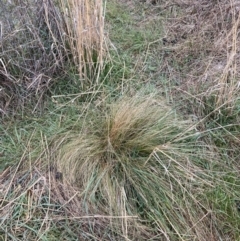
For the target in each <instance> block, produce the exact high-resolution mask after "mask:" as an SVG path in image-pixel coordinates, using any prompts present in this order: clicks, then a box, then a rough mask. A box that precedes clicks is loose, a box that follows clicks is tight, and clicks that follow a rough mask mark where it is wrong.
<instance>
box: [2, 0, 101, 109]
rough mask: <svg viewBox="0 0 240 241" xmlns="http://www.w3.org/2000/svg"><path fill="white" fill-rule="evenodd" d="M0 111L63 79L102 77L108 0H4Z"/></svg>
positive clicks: (39, 96)
mask: <svg viewBox="0 0 240 241" xmlns="http://www.w3.org/2000/svg"><path fill="white" fill-rule="evenodd" d="M0 7H1V9H3V11H1V13H0V19H1V22H0V31H1V32H0V49H1V50H0V101H1V102H0V113H1V114H6V113H7V109H8V107H9V106H11V107H13V106H21V107H23V106H24V104H25V103H28V102H29V98H30V96H34V95H35V96H37V99H38V102H37V104H36V105H38V104H39V103H40V102H41V100H42V97H43V95H44V93H45V91H46V90H47V89H49V87H50V86H51V85H52V84H53V83H55V82H56V81H58V80H59V79H64V78H66V79H68V81H69V82H71V81H73V80H72V79H73V78H71V77H70V76H71V75H74V76H77V77H74V81H76V82H80V83H81V84H80V86H82V87H86V86H88V87H89V86H92V85H94V84H98V83H99V74H100V71H101V67H102V66H103V52H104V48H105V46H104V36H103V35H104V33H103V27H104V21H103V18H104V16H103V3H102V1H101V0H100V1H85V0H81V1H74V0H72V1H64V0H62V1H60V0H58V1H53V0H47V1H45V0H44V1H43V0H40V1H28V2H22V1H20V2H19V1H5V0H1V1H0Z"/></svg>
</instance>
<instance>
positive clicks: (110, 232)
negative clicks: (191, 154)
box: [0, 1, 240, 240]
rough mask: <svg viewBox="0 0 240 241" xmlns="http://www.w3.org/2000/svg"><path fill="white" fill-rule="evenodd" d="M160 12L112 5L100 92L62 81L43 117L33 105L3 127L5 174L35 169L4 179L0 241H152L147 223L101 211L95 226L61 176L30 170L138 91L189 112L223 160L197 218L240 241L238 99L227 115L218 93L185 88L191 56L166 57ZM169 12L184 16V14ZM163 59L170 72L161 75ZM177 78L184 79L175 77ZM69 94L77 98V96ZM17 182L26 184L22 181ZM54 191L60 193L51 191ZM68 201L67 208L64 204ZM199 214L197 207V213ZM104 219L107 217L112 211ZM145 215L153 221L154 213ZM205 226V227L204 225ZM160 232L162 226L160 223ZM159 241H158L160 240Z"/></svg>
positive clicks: (214, 230)
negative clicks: (57, 142)
mask: <svg viewBox="0 0 240 241" xmlns="http://www.w3.org/2000/svg"><path fill="white" fill-rule="evenodd" d="M157 10H158V8H156V9H155V8H154V7H153V6H151V5H147V4H143V5H141V4H139V3H136V4H134V3H131V4H130V5H129V6H127V7H126V6H125V5H124V6H121V5H120V4H118V3H116V2H114V1H111V2H109V3H108V5H107V14H106V22H107V27H108V29H109V32H110V39H111V40H112V42H113V45H112V47H110V53H111V56H112V62H111V63H109V65H108V66H107V67H106V69H105V72H104V73H103V74H102V75H103V76H102V79H103V80H104V81H103V82H102V85H101V86H100V87H97V88H96V89H98V90H99V93H98V92H97V91H96V90H95V91H94V94H91V93H90V94H88V92H91V91H92V90H91V89H90V90H89V91H85V92H82V93H79V91H78V87H79V86H74V85H71V84H69V85H67V81H65V80H62V83H63V86H64V87H63V88H61V85H60V84H57V85H55V86H54V87H52V89H51V95H53V96H56V97H52V98H50V97H49V96H47V97H46V99H47V101H46V102H45V105H44V108H43V111H42V113H40V114H34V115H33V114H32V113H31V111H30V110H31V109H32V108H33V107H34V106H35V105H34V104H33V107H32V106H31V104H30V106H29V107H28V108H25V109H24V110H23V111H22V113H16V115H15V117H14V119H12V118H11V117H9V119H5V120H4V121H2V122H1V124H0V128H1V133H2V134H1V142H2V143H1V146H0V148H1V149H0V153H1V156H0V165H1V169H3V168H5V167H6V165H9V164H10V163H12V162H16V163H19V160H20V159H21V160H22V161H21V163H23V162H24V160H28V162H27V163H25V165H26V166H27V167H28V168H29V166H28V165H29V164H30V166H31V167H32V168H30V174H28V173H26V171H25V168H24V166H25V165H23V166H20V167H19V169H17V170H18V172H17V173H15V171H16V167H15V168H11V169H7V170H9V172H8V171H7V172H5V173H3V174H1V175H2V178H1V183H0V187H1V190H3V192H2V193H4V194H6V195H4V196H3V197H1V196H0V198H2V200H4V202H2V204H1V208H2V209H3V210H8V213H7V214H6V211H5V213H3V212H2V213H3V214H4V215H2V216H3V217H7V219H4V218H2V219H0V222H2V225H1V230H0V239H2V240H4V238H5V237H6V239H7V240H37V238H38V239H40V240H59V239H60V240H94V239H96V240H98V239H97V237H98V238H100V237H101V238H102V240H114V239H115V240H127V236H128V235H130V236H129V237H131V238H132V239H134V237H135V240H140V238H139V236H138V235H140V237H141V235H143V233H144V231H142V230H145V232H146V233H145V235H146V237H145V238H143V239H142V240H149V239H150V237H152V239H153V240H154V238H153V234H154V232H153V233H152V234H151V230H149V229H146V228H145V226H144V225H145V224H143V223H142V224H141V225H140V224H139V222H137V223H136V222H135V219H134V218H132V219H131V217H130V218H129V221H126V220H127V218H125V219H124V220H125V221H124V220H123V221H120V222H113V221H112V223H111V222H109V221H108V220H109V217H107V218H104V217H103V215H104V211H103V212H102V213H101V217H100V216H99V217H98V218H96V219H95V220H93V219H91V218H90V219H88V218H87V217H85V218H84V216H85V215H86V213H85V212H82V211H81V210H80V211H79V210H77V209H81V208H82V206H81V205H80V204H77V201H76V200H75V199H74V201H73V202H71V201H68V197H69V196H70V197H73V196H75V195H77V192H76V190H74V189H73V188H72V187H68V189H69V190H68V192H69V193H68V194H67V195H64V194H63V193H61V192H60V191H59V192H58V190H61V189H62V190H64V191H65V192H66V190H67V189H66V187H63V186H61V184H59V183H58V182H56V180H55V179H58V178H59V177H58V178H56V175H57V174H58V172H55V171H52V172H50V174H48V175H46V173H45V172H44V171H43V170H45V169H44V168H43V169H42V168H40V166H39V165H34V166H35V167H34V166H33V163H35V160H36V158H37V159H38V162H37V164H38V163H39V160H41V161H45V163H46V162H47V161H48V159H49V156H50V155H51V153H50V151H49V148H48V146H50V144H51V142H52V139H53V138H52V137H53V136H58V135H60V134H61V133H65V132H66V131H69V130H71V129H72V126H75V124H76V123H79V120H80V119H81V120H82V116H85V113H86V112H88V111H89V105H97V106H100V107H101V106H102V105H104V101H105V100H106V102H107V103H111V102H114V100H115V99H116V98H118V97H119V96H120V95H121V94H122V93H125V92H127V93H130V94H131V95H134V94H135V93H136V90H139V89H142V88H143V87H145V88H146V89H147V90H146V92H148V93H151V92H153V91H156V89H158V90H159V91H158V94H159V95H161V96H163V97H165V98H166V99H167V101H168V102H169V103H171V104H172V105H173V106H175V107H176V110H177V112H178V113H180V112H181V113H184V118H185V119H189V117H193V118H194V121H195V122H194V123H196V128H197V129H198V131H199V132H201V133H202V134H201V137H200V138H201V139H200V142H202V143H204V145H207V144H208V147H206V151H209V149H210V151H211V153H214V155H215V157H214V158H216V159H217V161H218V162H216V163H212V162H210V167H206V169H207V170H211V171H212V173H211V172H209V175H211V178H210V179H211V181H212V182H213V185H214V188H207V189H206V190H204V193H199V195H198V196H196V198H197V199H198V202H199V203H204V205H205V208H207V209H206V210H205V211H206V212H203V213H201V215H202V216H198V215H197V219H198V220H199V222H200V221H201V218H202V219H204V218H205V217H207V218H206V222H205V225H207V228H208V229H209V225H211V230H210V233H211V232H212V236H211V238H212V240H218V238H219V239H220V237H222V239H224V240H238V239H239V235H240V227H239V219H240V215H239V213H238V208H237V205H239V204H238V202H239V200H240V190H239V185H240V183H239V176H238V175H239V174H238V172H237V171H236V170H239V163H238V162H239V155H240V153H239V150H238V146H239V143H240V142H239V138H240V137H239V132H240V127H239V112H240V108H239V100H236V101H234V103H235V104H234V106H233V111H232V112H231V114H229V112H228V109H227V107H228V106H227V104H224V103H223V105H222V106H223V107H221V108H219V107H218V106H217V105H216V94H215V93H214V92H213V94H212V95H210V96H209V94H208V92H207V90H206V89H203V90H201V91H197V92H196V89H193V90H192V89H191V88H189V89H185V85H186V83H184V78H183V77H182V76H185V75H186V73H185V72H186V69H187V68H188V63H189V61H190V60H189V59H191V58H192V55H190V54H189V55H187V56H185V57H186V58H189V59H188V60H186V62H182V59H181V61H179V62H178V61H177V60H178V59H177V60H176V59H173V61H172V63H169V57H168V55H169V54H170V56H171V51H172V50H171V48H170V47H168V48H164V46H163V41H162V38H163V37H165V36H163V31H164V28H163V27H162V26H163V23H164V22H165V20H166V19H167V17H168V16H169V15H168V14H170V12H168V11H163V12H158V11H157ZM172 11H179V9H177V10H176V9H173V10H172ZM153 14H154V15H153ZM111 48H112V49H111ZM116 49H117V51H115V50H116ZM168 51H169V52H170V53H168ZM166 61H168V62H167V63H168V64H167V67H168V70H169V69H170V71H167V70H166V69H164V66H165V67H166ZM185 68H186V69H185ZM179 76H181V78H178V77H179ZM180 80H181V81H180ZM179 81H180V82H179ZM66 85H67V88H66ZM194 91H195V92H194ZM70 93H71V94H76V96H74V97H73V96H72V95H71V94H70ZM183 93H184V94H183ZM186 93H187V97H186ZM60 95H61V96H60ZM199 96H200V97H201V98H202V96H203V97H204V98H202V99H201V100H200V103H201V104H202V106H200V107H199V99H200V97H199ZM103 100H104V101H103ZM225 107H226V108H225ZM28 109H29V111H28ZM79 113H81V114H80V115H79ZM90 114H91V113H90ZM94 115H95V113H94ZM94 115H93V116H94ZM226 116H228V117H226ZM91 118H92V117H90V119H91ZM94 118H95V117H94ZM97 118H98V117H97ZM39 147H40V148H39ZM211 158H212V157H211ZM206 165H207V164H206ZM23 174H24V175H23ZM51 175H52V176H53V177H52V176H51ZM12 178H13V179H12ZM22 178H23V179H22ZM20 179H22V180H23V181H22V182H20ZM60 179H61V178H60ZM4 180H12V182H13V187H14V188H13V189H12V191H11V192H6V189H7V188H8V187H9V182H7V181H4ZM44 180H45V181H44ZM33 183H34V184H35V183H36V184H37V187H36V186H35V191H34V192H36V194H35V195H32V193H31V191H29V190H31V189H30V188H29V187H31V185H33ZM55 185H56V190H54V187H55ZM182 188H183V187H182ZM49 191H50V192H49ZM50 193H51V194H52V195H50ZM180 193H181V192H180ZM175 198H177V197H175ZM123 200H124V199H123ZM172 201H173V203H171V205H176V204H178V203H179V209H181V206H183V207H185V205H186V204H187V201H186V200H184V201H181V200H180V199H174V200H172ZM68 202H69V205H64V206H62V205H63V204H65V203H68ZM79 202H81V201H79ZM123 203H124V201H123ZM193 207H194V206H193ZM89 208H91V207H89ZM197 208H198V205H196V210H197ZM130 209H131V207H130ZM1 211H2V210H1ZM81 213H82V218H78V217H77V216H76V215H77V214H78V215H81ZM89 213H90V214H92V213H94V210H89ZM5 215H6V216H5ZM105 215H106V216H108V215H109V213H105ZM147 215H150V216H152V218H153V219H156V218H155V217H153V215H152V214H151V213H150V214H149V213H148V214H147ZM184 215H187V214H186V213H185V214H184ZM125 216H126V214H125ZM130 216H131V215H130ZM132 216H134V215H132ZM190 217H191V216H190ZM8 218H10V219H8ZM144 218H146V214H144ZM173 218H174V215H173ZM179 218H180V217H179ZM44 219H45V220H44ZM55 220H58V221H57V222H56V221H55ZM86 220H87V222H86ZM191 222H193V224H190V226H191V225H193V226H195V225H198V224H199V223H198V222H197V221H196V220H189V223H191ZM203 224H204V222H203V223H201V225H203ZM138 225H139V226H138ZM176 225H177V224H176ZM89 227H90V228H89ZM133 227H135V228H133ZM158 228H162V227H161V225H159V226H158ZM168 228H169V227H168ZM199 229H200V230H202V233H201V231H199ZM199 229H196V232H199V233H197V234H196V236H198V237H199V240H205V239H204V237H205V238H206V236H207V235H209V233H208V230H207V229H206V227H202V226H199ZM63 230H64V231H63ZM103 230H104V231H103ZM170 230H171V228H170ZM176 230H178V227H176ZM176 230H174V231H173V233H175V231H176ZM205 232H206V233H205ZM118 233H119V236H118ZM157 235H158V233H157ZM173 237H176V236H173ZM207 237H209V236H207ZM187 238H188V239H189V240H191V236H190V237H183V240H188V239H187ZM156 240H161V239H160V237H158V236H156ZM163 240H164V239H163Z"/></svg>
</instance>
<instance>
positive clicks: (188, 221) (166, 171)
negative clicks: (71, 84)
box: [56, 93, 211, 240]
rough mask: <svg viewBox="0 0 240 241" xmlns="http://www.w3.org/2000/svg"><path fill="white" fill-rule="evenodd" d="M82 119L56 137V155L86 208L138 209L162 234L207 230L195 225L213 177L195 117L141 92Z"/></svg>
mask: <svg viewBox="0 0 240 241" xmlns="http://www.w3.org/2000/svg"><path fill="white" fill-rule="evenodd" d="M79 123H81V124H79V126H76V127H75V128H74V129H75V130H72V131H70V132H69V133H67V134H66V136H65V137H64V138H61V139H60V140H58V141H57V142H56V143H58V144H56V146H57V154H56V162H57V166H58V169H59V170H60V171H61V172H62V173H63V177H64V180H66V181H67V182H70V183H71V184H72V185H74V186H75V187H77V188H78V189H79V190H80V193H81V197H82V198H83V200H84V203H85V205H84V206H85V208H86V207H88V208H89V205H91V207H93V208H94V209H95V210H98V211H99V210H104V211H105V212H107V213H109V214H111V215H123V214H124V215H138V217H139V218H141V220H144V224H147V225H150V226H151V227H152V225H153V227H155V228H156V229H155V230H157V233H158V235H159V238H160V237H161V239H159V240H179V238H183V239H184V240H193V238H194V237H198V238H199V237H200V236H199V235H200V234H199V232H200V233H206V232H209V231H208V229H207V228H206V230H205V228H204V227H206V226H203V225H194V223H195V222H199V223H200V224H202V222H203V221H204V222H205V221H206V220H205V219H202V220H201V219H200V217H202V216H204V212H205V211H204V207H203V205H202V204H201V203H200V201H199V200H198V198H197V196H198V195H199V193H202V192H203V190H204V188H205V187H207V186H211V180H208V176H207V175H206V173H205V172H204V169H203V167H204V165H205V161H204V158H203V155H204V154H202V151H203V149H202V148H201V147H200V146H201V145H198V146H199V147H196V144H195V142H196V134H195V133H194V125H193V124H192V123H191V124H190V122H188V121H184V120H182V119H181V118H179V117H178V116H177V115H176V114H175V112H174V111H173V110H171V108H169V107H168V106H167V105H166V104H165V103H164V102H163V101H162V100H161V99H160V98H157V96H156V95H143V94H139V93H138V94H136V95H134V96H133V97H122V98H120V99H119V100H117V101H116V102H113V103H112V104H110V105H109V106H106V107H101V108H94V110H89V112H88V114H87V115H86V116H85V118H84V120H83V121H80V120H79ZM59 143H60V144H59ZM207 152H208V150H207V148H206V150H205V153H207ZM210 160H211V157H210V156H209V161H210ZM198 229H199V230H198ZM199 240H200V239H199Z"/></svg>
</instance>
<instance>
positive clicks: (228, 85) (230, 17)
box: [160, 0, 240, 112]
mask: <svg viewBox="0 0 240 241" xmlns="http://www.w3.org/2000/svg"><path fill="white" fill-rule="evenodd" d="M160 8H162V9H163V10H164V11H166V13H167V15H168V16H169V17H166V21H165V22H164V24H165V38H164V47H163V51H166V57H165V65H164V66H162V69H163V70H165V71H166V73H168V75H169V76H170V78H176V79H178V81H180V87H179V88H178V89H181V91H186V92H191V93H194V94H200V95H199V96H198V97H196V99H197V98H199V99H200V100H201V98H202V97H203V96H204V97H206V96H215V104H216V105H215V108H216V109H218V108H220V107H221V106H222V105H225V106H226V107H228V108H229V111H230V112H231V108H232V107H233V106H234V104H235V100H236V95H237V94H238V93H239V77H240V74H239V70H238V68H237V66H239V64H240V58H239V51H238V49H239V46H240V44H239V20H240V3H239V1H236V0H231V1H228V0H221V1H208V0H201V1H178V0H175V1H168V2H167V3H165V4H164V5H163V4H160ZM176 64H177V65H178V67H179V69H180V72H179V71H178V70H177V69H176V68H174V65H176ZM201 93H202V94H201ZM200 104H201V102H200Z"/></svg>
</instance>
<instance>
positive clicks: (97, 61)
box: [59, 0, 104, 84]
mask: <svg viewBox="0 0 240 241" xmlns="http://www.w3.org/2000/svg"><path fill="white" fill-rule="evenodd" d="M59 3H60V8H61V10H62V12H63V16H64V20H65V24H66V33H65V34H67V36H68V38H69V44H70V49H71V53H72V54H73V60H74V63H75V64H76V66H77V67H78V71H79V75H80V78H84V79H86V78H87V79H88V81H89V82H90V84H92V82H93V78H96V82H98V78H97V76H98V75H99V74H100V70H101V67H102V66H103V51H104V47H103V46H104V33H103V31H104V16H103V2H102V0H98V1H95V0H80V1H79V0H69V1H65V0H60V1H59Z"/></svg>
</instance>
